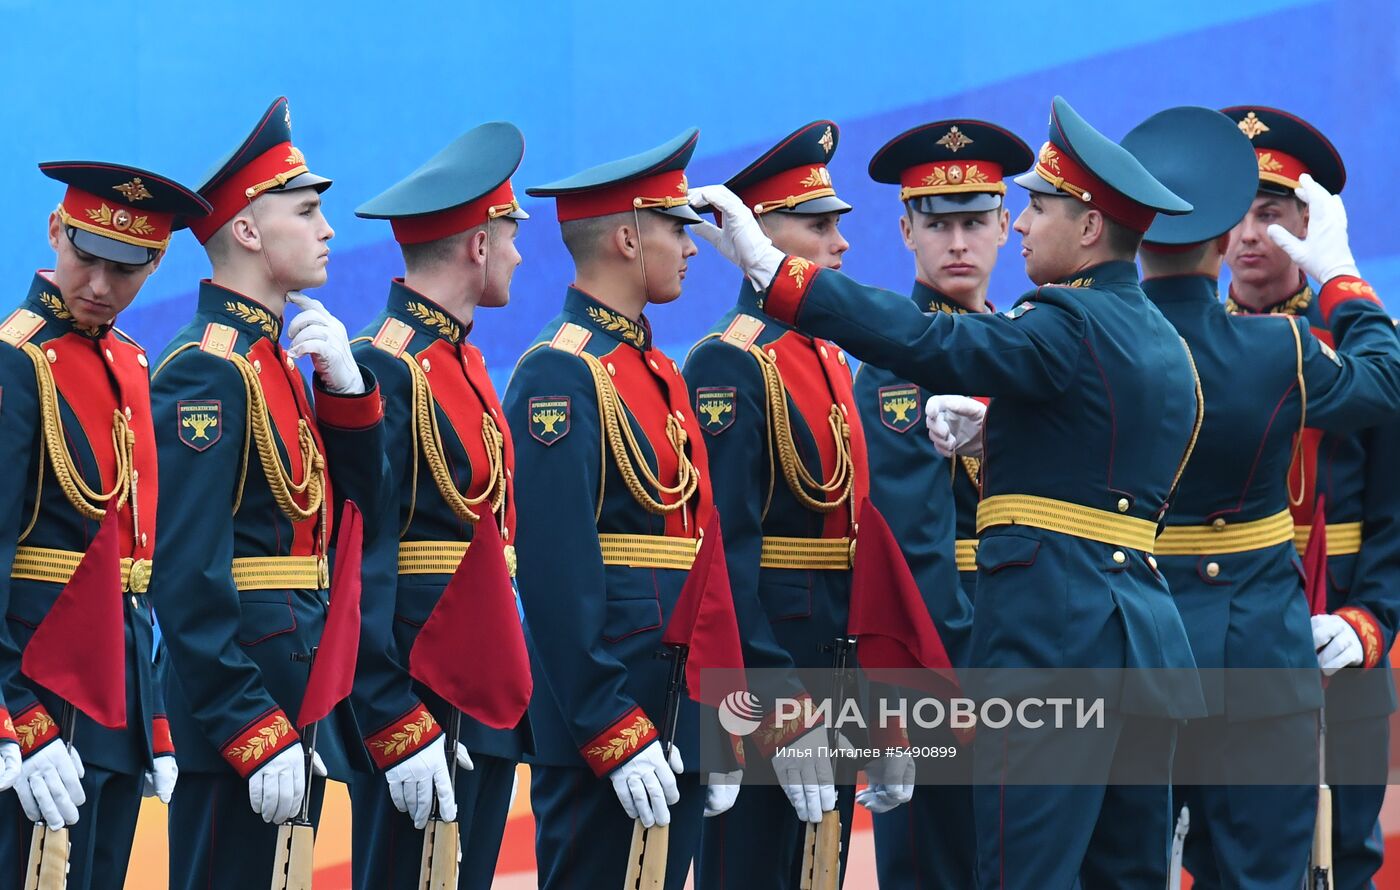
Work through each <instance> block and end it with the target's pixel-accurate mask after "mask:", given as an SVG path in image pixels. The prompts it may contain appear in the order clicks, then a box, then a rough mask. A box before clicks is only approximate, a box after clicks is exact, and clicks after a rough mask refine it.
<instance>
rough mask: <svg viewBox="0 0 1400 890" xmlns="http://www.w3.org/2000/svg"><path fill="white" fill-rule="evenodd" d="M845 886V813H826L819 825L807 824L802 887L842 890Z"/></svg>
mask: <svg viewBox="0 0 1400 890" xmlns="http://www.w3.org/2000/svg"><path fill="white" fill-rule="evenodd" d="M840 886H841V814H840V813H839V812H837V811H836V810H832V811H831V812H829V813H823V814H822V821H821V822H820V823H819V824H816V825H814V824H812V823H811V822H808V823H807V834H806V836H805V837H804V838H803V841H802V888H801V890H839V888H840Z"/></svg>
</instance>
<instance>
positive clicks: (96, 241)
mask: <svg viewBox="0 0 1400 890" xmlns="http://www.w3.org/2000/svg"><path fill="white" fill-rule="evenodd" d="M39 170H40V171H41V172H42V173H43V174H44V175H45V176H47V177H49V178H50V179H54V180H57V181H59V182H62V183H64V184H66V185H67V186H68V190H67V191H66V192H65V193H64V195H63V200H62V202H61V203H60V204H59V205H58V207H57V209H56V210H55V211H54V212H55V213H56V214H57V215H58V217H59V219H60V220H61V221H62V223H63V227H64V234H65V235H67V237H68V240H69V242H71V243H72V245H73V246H74V247H75V248H77V249H78V250H80V251H82V252H83V253H85V254H89V255H91V256H95V257H98V258H100V259H104V260H108V261H110V262H114V263H121V264H122V265H129V266H143V265H145V264H146V263H149V262H151V261H152V260H154V259H155V258H156V256H157V255H158V254H159V253H160V252H161V251H162V250H164V249H165V248H166V246H168V245H169V244H170V235H171V233H172V232H175V231H177V230H179V229H181V228H184V227H185V226H186V225H187V224H188V221H190V220H193V219H198V218H201V217H203V216H205V215H206V214H208V213H209V203H208V202H207V201H205V200H204V199H203V198H202V197H200V196H199V195H198V194H196V193H195V192H194V191H193V190H192V189H188V188H186V187H185V186H183V185H180V184H179V183H177V182H175V181H174V180H171V179H167V178H166V177H164V176H161V175H159V174H157V173H151V172H150V171H147V170H140V169H137V168H135V167H127V166H124V165H121V164H108V163H105V162H102V161H46V162H44V163H42V164H40V165H39Z"/></svg>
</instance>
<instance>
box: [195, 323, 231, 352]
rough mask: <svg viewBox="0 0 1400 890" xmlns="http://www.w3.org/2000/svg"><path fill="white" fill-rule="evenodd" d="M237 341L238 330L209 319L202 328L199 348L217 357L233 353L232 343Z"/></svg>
mask: <svg viewBox="0 0 1400 890" xmlns="http://www.w3.org/2000/svg"><path fill="white" fill-rule="evenodd" d="M237 342H238V330H237V329H236V328H232V327H230V326H228V325H226V324H219V323H218V322H216V321H211V322H210V323H209V326H208V327H206V328H205V329H204V337H203V339H201V340H200V341H199V348H200V349H202V350H204V351H205V352H208V353H210V354H212V355H217V356H218V357H219V358H228V357H229V356H231V355H233V345H234V344H235V343H237Z"/></svg>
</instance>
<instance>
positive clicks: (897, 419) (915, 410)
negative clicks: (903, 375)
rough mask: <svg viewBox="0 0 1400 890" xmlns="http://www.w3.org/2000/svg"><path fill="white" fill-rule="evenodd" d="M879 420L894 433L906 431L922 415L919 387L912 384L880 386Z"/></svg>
mask: <svg viewBox="0 0 1400 890" xmlns="http://www.w3.org/2000/svg"><path fill="white" fill-rule="evenodd" d="M879 398H880V422H881V423H883V424H884V425H885V426H887V427H889V428H890V429H892V430H894V431H895V432H896V433H907V432H909V430H911V429H913V428H914V427H915V426H916V425H917V424H918V422H919V421H920V420H922V419H923V416H924V408H923V404H922V401H921V400H920V398H919V388H918V387H917V386H914V385H913V384H899V385H896V386H882V387H880V391H879Z"/></svg>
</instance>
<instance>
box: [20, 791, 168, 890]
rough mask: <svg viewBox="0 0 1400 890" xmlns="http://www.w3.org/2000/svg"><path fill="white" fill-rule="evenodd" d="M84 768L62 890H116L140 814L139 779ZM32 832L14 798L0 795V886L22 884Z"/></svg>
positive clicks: (122, 878) (129, 852) (69, 834)
mask: <svg viewBox="0 0 1400 890" xmlns="http://www.w3.org/2000/svg"><path fill="white" fill-rule="evenodd" d="M86 769H87V772H86V774H85V775H84V776H83V791H84V792H86V793H87V802H86V803H84V804H83V805H82V806H81V807H79V808H78V824H77V825H74V826H73V827H72V828H70V829H68V841H69V843H70V844H71V847H70V849H69V852H68V890H122V886H123V884H124V883H125V882H126V869H127V863H128V862H129V860H130V859H131V845H132V841H133V839H134V838H135V837H136V819H137V816H138V815H139V814H140V812H141V784H142V777H141V776H139V775H129V774H127V773H117V772H112V771H111V770H106V769H103V768H102V767H100V766H91V765H87V766H86ZM33 831H34V823H33V822H30V821H29V819H28V818H27V817H26V816H25V815H24V810H23V808H21V807H20V805H19V796H18V795H17V794H15V793H14V792H13V791H7V792H6V793H4V794H3V795H0V887H15V888H19V887H23V886H24V869H25V865H26V863H27V862H28V859H29V839H30V836H31V834H32V833H33ZM136 877H137V878H138V879H139V878H140V877H141V876H140V875H137V876H136ZM136 883H137V884H138V885H141V884H142V882H141V881H140V880H137V882H136Z"/></svg>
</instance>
